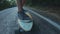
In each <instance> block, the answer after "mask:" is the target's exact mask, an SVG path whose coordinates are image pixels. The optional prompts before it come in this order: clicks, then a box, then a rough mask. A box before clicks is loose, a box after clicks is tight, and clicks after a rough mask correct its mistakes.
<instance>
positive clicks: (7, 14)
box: [0, 7, 60, 34]
mask: <svg viewBox="0 0 60 34" xmlns="http://www.w3.org/2000/svg"><path fill="white" fill-rule="evenodd" d="M25 9H26V10H29V12H30V13H31V15H32V17H33V20H34V24H35V25H34V27H33V29H32V31H31V32H27V33H26V34H60V25H58V24H57V23H55V22H53V21H51V20H50V19H47V18H44V17H43V16H42V17H41V15H40V13H39V14H38V12H36V13H37V14H36V13H34V10H33V11H32V10H31V9H28V8H25ZM17 12H18V10H17V7H14V8H9V9H5V10H2V11H0V34H15V30H17V29H18V28H19V27H18V23H17ZM49 20H50V21H49ZM55 25H56V26H55ZM23 34H24V33H23Z"/></svg>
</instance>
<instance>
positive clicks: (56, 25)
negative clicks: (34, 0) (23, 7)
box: [29, 10, 60, 30]
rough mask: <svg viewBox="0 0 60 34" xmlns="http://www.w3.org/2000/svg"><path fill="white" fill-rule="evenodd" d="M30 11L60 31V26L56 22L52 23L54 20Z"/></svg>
mask: <svg viewBox="0 0 60 34" xmlns="http://www.w3.org/2000/svg"><path fill="white" fill-rule="evenodd" d="M29 11H30V12H31V13H33V14H35V15H37V16H39V17H40V18H42V19H44V20H46V21H47V22H48V23H50V24H52V25H53V26H55V27H56V28H58V29H59V30H60V25H58V24H57V23H56V22H54V21H52V20H50V19H48V18H46V17H44V16H42V15H40V14H38V13H36V12H34V11H32V10H29Z"/></svg>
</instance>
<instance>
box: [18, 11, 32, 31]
mask: <svg viewBox="0 0 60 34" xmlns="http://www.w3.org/2000/svg"><path fill="white" fill-rule="evenodd" d="M25 14H26V15H27V16H29V18H30V20H31V21H30V22H29V23H24V22H20V19H18V25H19V30H21V29H22V30H24V31H25V32H27V31H31V29H32V27H33V19H32V16H31V14H30V13H29V12H25Z"/></svg>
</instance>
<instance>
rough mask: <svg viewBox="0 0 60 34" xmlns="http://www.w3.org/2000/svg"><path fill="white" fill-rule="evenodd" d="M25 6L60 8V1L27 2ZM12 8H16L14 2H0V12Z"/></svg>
mask: <svg viewBox="0 0 60 34" xmlns="http://www.w3.org/2000/svg"><path fill="white" fill-rule="evenodd" d="M25 5H28V6H36V7H40V6H44V7H47V6H51V7H60V0H27V1H26V4H25ZM14 6H16V1H15V0H0V10H2V9H5V8H10V7H14Z"/></svg>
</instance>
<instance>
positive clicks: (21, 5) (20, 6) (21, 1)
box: [17, 0, 26, 12]
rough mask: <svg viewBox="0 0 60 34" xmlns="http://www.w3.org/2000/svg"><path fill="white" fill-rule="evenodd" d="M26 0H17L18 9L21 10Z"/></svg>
mask: <svg viewBox="0 0 60 34" xmlns="http://www.w3.org/2000/svg"><path fill="white" fill-rule="evenodd" d="M25 1H26V0H17V6H18V11H19V12H21V11H22V9H23V5H24V3H25Z"/></svg>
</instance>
